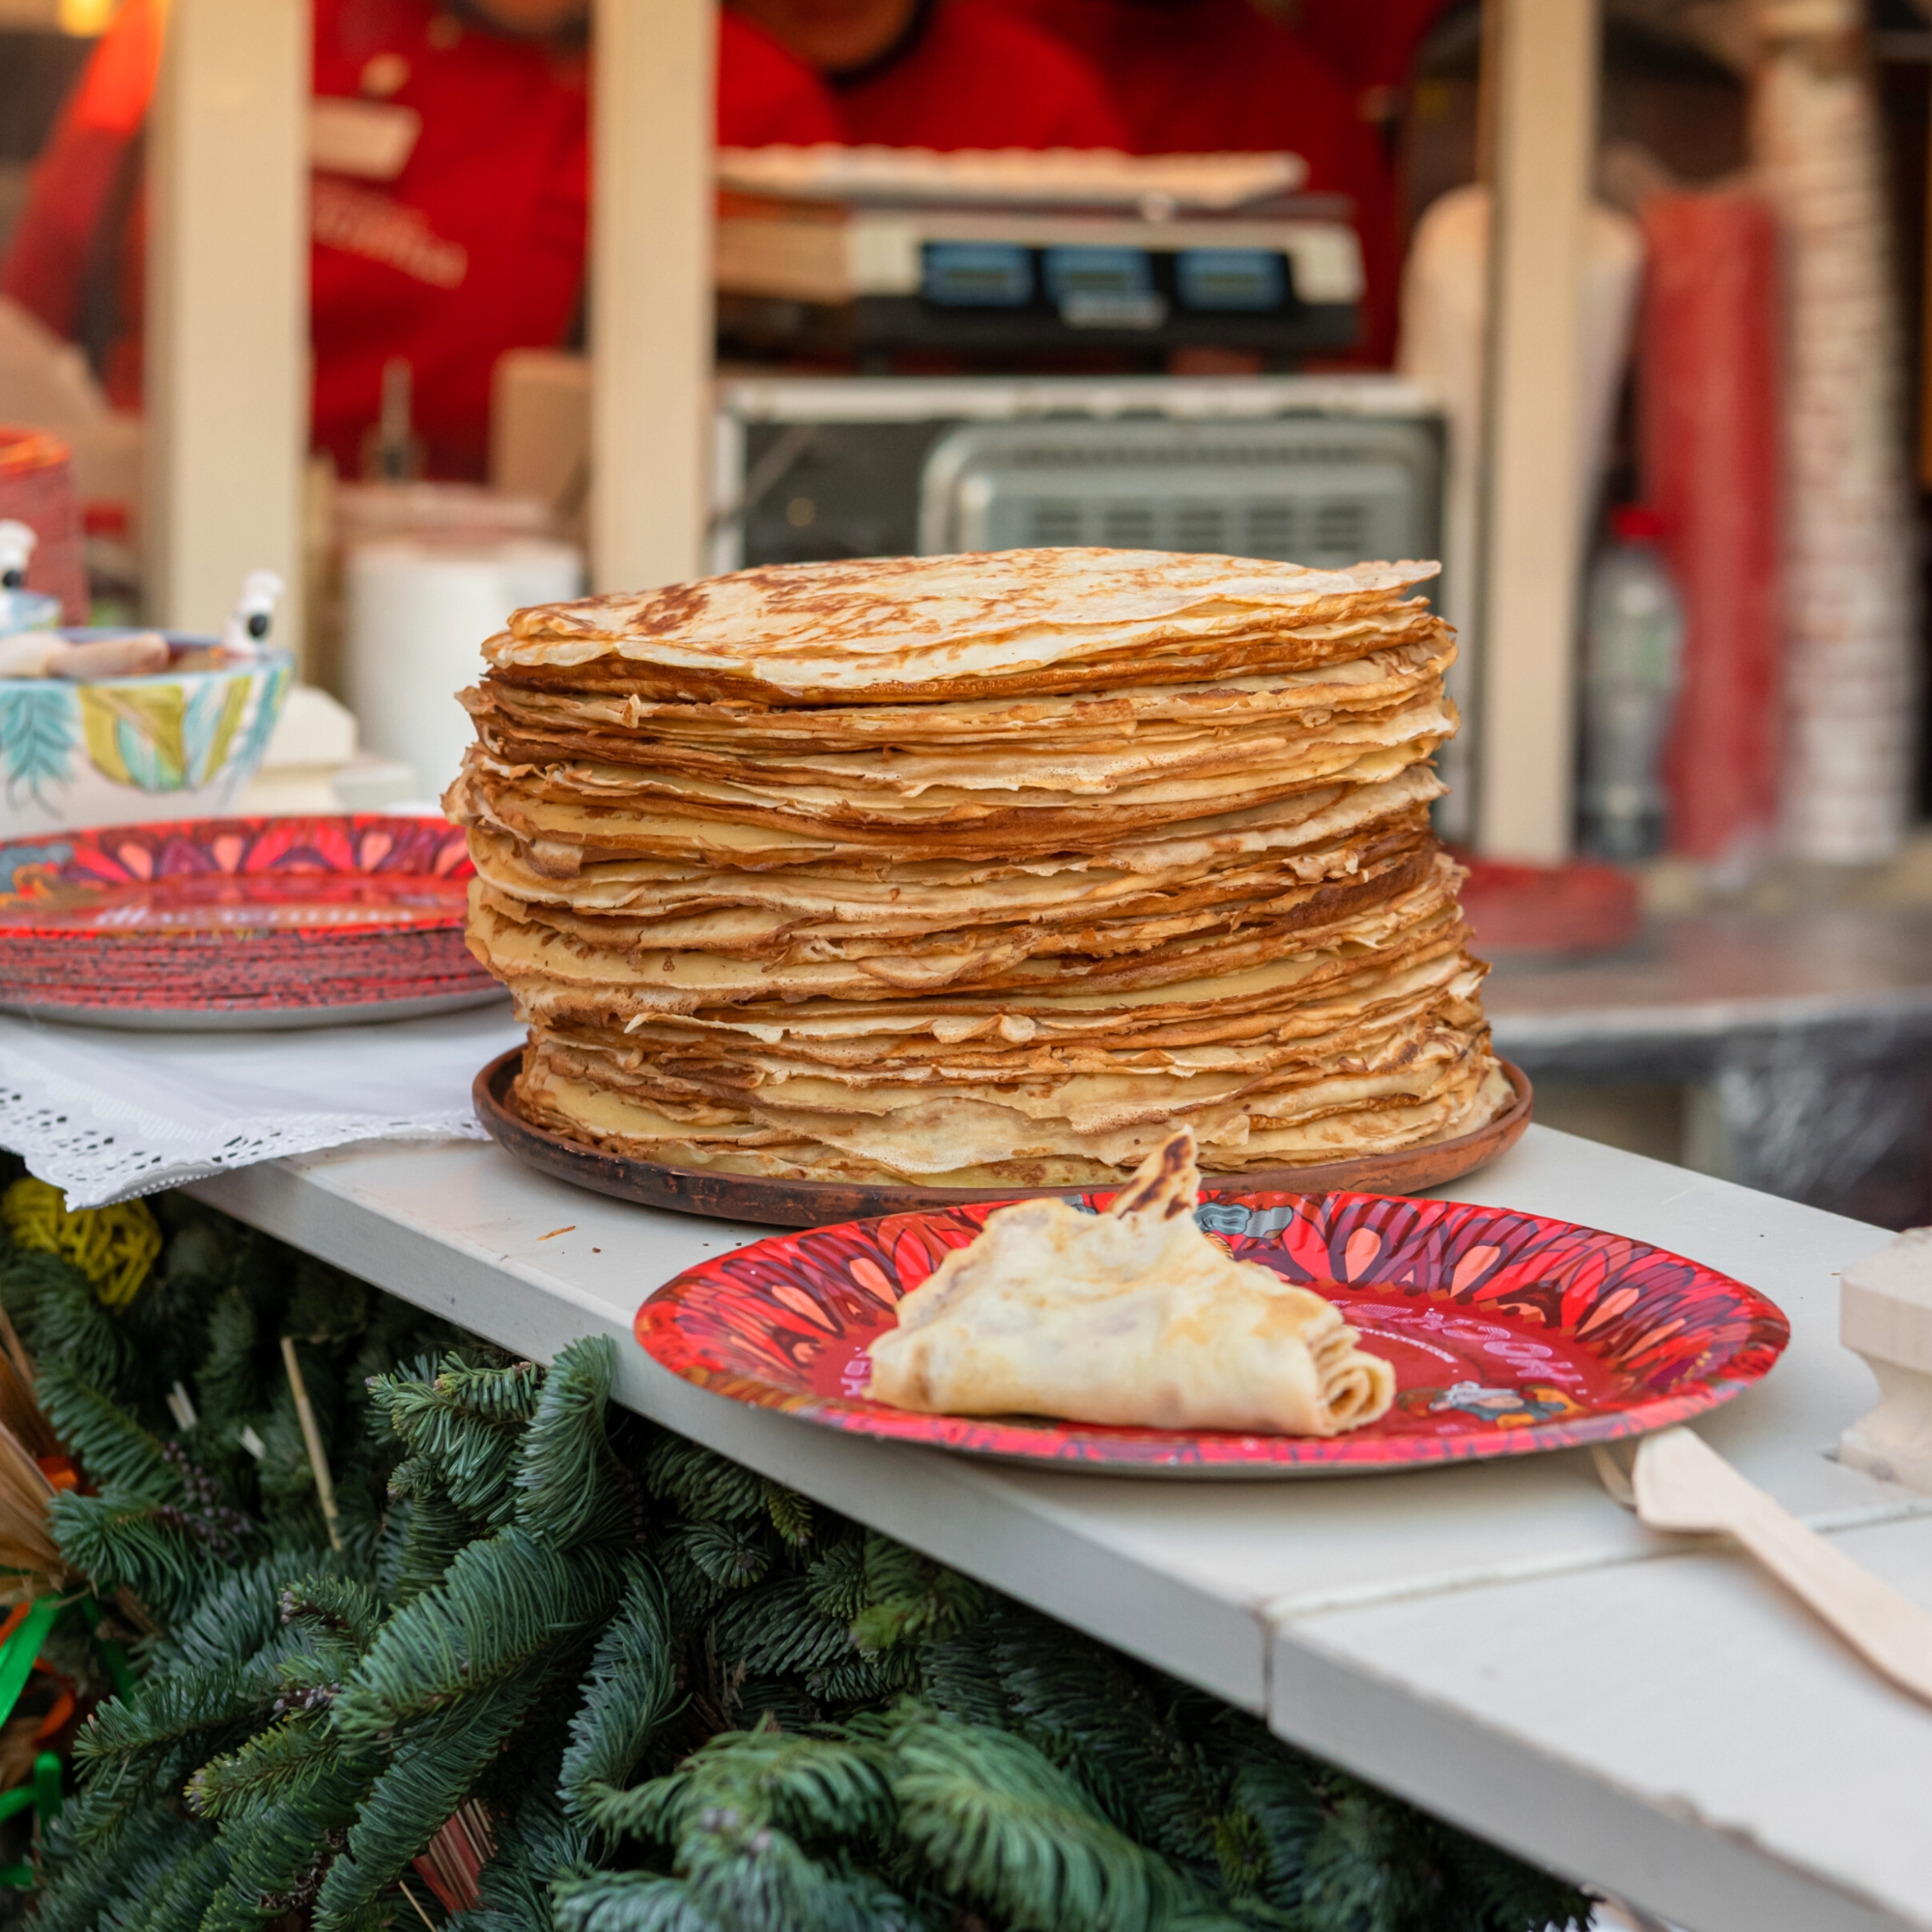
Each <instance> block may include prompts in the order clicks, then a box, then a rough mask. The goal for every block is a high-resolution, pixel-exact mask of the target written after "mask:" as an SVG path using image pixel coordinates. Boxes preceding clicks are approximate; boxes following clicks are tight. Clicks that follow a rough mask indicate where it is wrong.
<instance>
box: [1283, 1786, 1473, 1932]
mask: <svg viewBox="0 0 1932 1932" xmlns="http://www.w3.org/2000/svg"><path fill="white" fill-rule="evenodd" d="M1323 1782H1324V1784H1327V1785H1329V1786H1330V1787H1331V1788H1330V1789H1329V1790H1328V1792H1327V1794H1326V1795H1327V1803H1326V1804H1325V1805H1324V1806H1323V1809H1322V1816H1321V1824H1320V1826H1319V1827H1318V1828H1317V1830H1316V1831H1315V1833H1314V1834H1313V1835H1312V1836H1311V1837H1310V1839H1309V1841H1308V1849H1307V1854H1306V1861H1305V1862H1304V1864H1303V1866H1302V1871H1301V1888H1300V1890H1301V1895H1300V1898H1299V1899H1298V1900H1296V1901H1293V1903H1297V1904H1299V1906H1300V1908H1301V1912H1302V1916H1303V1917H1304V1918H1306V1919H1307V1921H1308V1922H1309V1923H1310V1924H1311V1925H1315V1926H1321V1927H1326V1926H1331V1925H1333V1926H1348V1927H1350V1928H1351V1932H1352V1928H1353V1927H1356V1926H1360V1927H1361V1928H1362V1932H1412V1928H1416V1927H1422V1926H1434V1925H1435V1924H1436V1923H1437V1922H1438V1918H1437V1914H1438V1911H1439V1909H1440V1907H1441V1905H1442V1903H1443V1900H1442V1890H1443V1886H1442V1877H1441V1874H1440V1872H1439V1871H1438V1870H1437V1869H1436V1867H1435V1862H1434V1861H1433V1859H1432V1858H1431V1857H1430V1851H1431V1849H1432V1848H1431V1846H1430V1844H1429V1840H1428V1837H1427V1835H1426V1834H1425V1833H1419V1832H1417V1831H1416V1830H1415V1829H1414V1827H1415V1825H1416V1824H1417V1823H1419V1822H1420V1821H1419V1820H1418V1819H1417V1818H1416V1816H1415V1814H1414V1813H1412V1812H1410V1811H1409V1810H1408V1808H1407V1806H1406V1805H1402V1804H1397V1803H1396V1802H1395V1801H1394V1800H1392V1799H1388V1798H1385V1797H1383V1796H1382V1795H1381V1794H1380V1793H1379V1792H1376V1791H1371V1790H1370V1789H1369V1788H1368V1787H1367V1786H1366V1785H1359V1784H1356V1783H1355V1781H1354V1780H1353V1779H1352V1778H1345V1777H1343V1776H1341V1775H1340V1774H1339V1773H1337V1774H1331V1775H1330V1776H1329V1777H1328V1778H1326V1779H1324V1780H1323Z"/></svg>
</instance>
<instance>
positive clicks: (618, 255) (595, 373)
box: [590, 0, 717, 590]
mask: <svg viewBox="0 0 1932 1932" xmlns="http://www.w3.org/2000/svg"><path fill="white" fill-rule="evenodd" d="M716 35H717V22H716V15H715V11H714V6H713V0H597V5H596V14H595V25H594V30H593V46H594V49H595V61H596V68H595V91H594V95H593V99H592V115H593V127H592V136H593V145H592V155H593V174H592V190H591V245H590V353H591V377H590V384H591V389H590V491H591V495H590V557H591V571H592V575H593V578H594V580H595V582H596V584H597V587H598V588H599V589H603V590H637V589H643V588H646V587H649V586H652V585H656V584H660V583H674V582H678V581H679V580H680V579H683V578H687V577H691V576H695V575H696V574H697V573H698V572H699V571H700V570H701V569H702V553H703V543H704V520H705V505H706V502H707V499H708V493H707V491H706V488H705V480H704V479H705V460H706V454H707V450H708V445H709V420H708V419H709V414H710V394H711V360H712V297H711V230H712V144H713V109H712V90H713V69H714V66H715V63H716V60H717V49H716Z"/></svg>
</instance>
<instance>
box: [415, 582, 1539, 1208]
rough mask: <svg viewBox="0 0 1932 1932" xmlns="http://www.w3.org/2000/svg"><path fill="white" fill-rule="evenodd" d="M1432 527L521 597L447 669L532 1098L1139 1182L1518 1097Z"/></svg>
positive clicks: (835, 1151)
mask: <svg viewBox="0 0 1932 1932" xmlns="http://www.w3.org/2000/svg"><path fill="white" fill-rule="evenodd" d="M1434 570H1435V566H1434V565H1428V564H1364V565H1360V566H1358V567H1356V568H1355V569H1353V570H1350V571H1306V570H1301V569H1299V568H1297V567H1296V566H1295V565H1293V564H1285V563H1275V562H1267V561H1254V560H1250V559H1245V558H1235V557H1212V556H1171V555H1166V554H1157V553H1150V552H1138V551H1083V550H1055V551H1017V552H1008V553H1003V554H998V555H991V556H973V557H897V558H883V559H874V560H871V561H868V562H853V563H838V564H800V565H790V566H784V567H779V568H773V569H766V570H754V571H742V572H739V573H737V574H736V575H734V576H731V577H725V578H717V579H711V580H708V581H706V582H700V583H693V584H684V585H679V586H674V587H673V588H671V589H668V590H662V591H655V592H652V593H649V594H648V595H640V596H634V597H604V598H591V599H587V600H585V601H584V602H582V603H580V604H570V605H549V606H543V607H539V608H537V609H533V610H529V611H519V612H517V614H516V615H515V616H514V617H513V618H512V620H511V623H510V627H509V629H508V630H507V631H506V632H504V633H503V634H502V635H501V636H500V637H497V638H496V639H492V640H491V641H490V643H489V644H488V646H487V647H486V656H487V657H488V659H489V662H490V669H489V673H488V675H487V676H486V677H485V679H484V681H483V683H482V684H481V685H480V686H479V687H478V688H477V689H475V690H473V691H470V692H468V693H466V694H465V696H464V701H465V703H466V704H467V705H468V706H469V711H470V713H471V715H472V717H473V718H474V720H475V725H476V733H477V736H476V743H475V744H474V745H473V746H472V747H471V748H470V751H469V756H468V759H467V761H466V764H465V769H464V773H463V776H462V777H461V778H460V779H459V780H458V781H457V783H456V785H455V786H454V787H453V788H452V790H451V791H450V794H449V797H448V800H447V804H448V807H449V809H450V810H451V812H452V813H453V814H454V815H455V816H456V817H458V818H459V819H460V820H462V822H463V823H464V824H465V825H466V826H467V828H468V830H469V846H470V853H471V856H472V857H473V858H474V860H475V863H476V868H477V875H476V879H475V881H474V883H473V885H472V888H471V895H470V921H469V943H470V947H471V950H472V951H473V952H475V953H476V955H477V956H478V957H479V958H480V959H481V960H483V962H484V963H485V964H486V965H487V966H488V967H489V968H490V970H491V971H492V972H494V973H495V974H496V975H497V977H498V978H499V979H500V980H502V981H503V982H504V983H505V984H506V985H507V986H509V987H510V989H511V990H512V992H513V993H514V994H515V995H516V998H517V1002H518V1007H519V1010H520V1012H521V1014H522V1016H523V1018H524V1019H525V1020H526V1023H527V1024H528V1026H529V1028H530V1045H529V1050H528V1051H527V1053H526V1056H525V1060H524V1065H523V1070H522V1072H521V1074H520V1076H519V1080H518V1083H517V1088H516V1094H515V1102H516V1104H517V1106H518V1107H519V1109H520V1110H521V1111H522V1112H523V1113H524V1115H525V1116H526V1118H527V1119H529V1120H530V1121H532V1122H535V1123H537V1124H539V1125H541V1126H544V1127H548V1128H550V1129H551V1130H552V1131H554V1132H556V1133H559V1134H562V1135H564V1136H566V1137H568V1138H571V1139H574V1140H577V1141H580V1142H582V1143H584V1144H586V1145H590V1146H594V1147H597V1148H600V1149H602V1150H604V1151H608V1152H611V1153H614V1154H619V1155H623V1156H626V1157H629V1158H632V1159H641V1160H650V1161H655V1162H659V1163H662V1164H665V1165H668V1166H674V1167H692V1168H708V1169H711V1170H713V1171H719V1172H725V1173H734V1174H744V1175H753V1176H764V1177H768V1178H774V1179H840V1180H860V1181H910V1182H915V1183H920V1184H924V1185H939V1186H946V1185H957V1186H966V1185H972V1186H984V1185H992V1184H1008V1183H1010V1184H1012V1185H1014V1186H1058V1185H1063V1184H1081V1183H1094V1184H1100V1185H1106V1184H1109V1183H1112V1182H1116V1181H1119V1180H1120V1179H1122V1178H1124V1176H1125V1175H1127V1174H1128V1173H1129V1172H1131V1171H1132V1169H1133V1168H1134V1166H1135V1165H1136V1163H1138V1162H1139V1161H1140V1160H1142V1159H1143V1158H1144V1157H1145V1156H1146V1155H1147V1153H1148V1152H1149V1151H1150V1150H1151V1148H1153V1147H1155V1146H1157V1145H1158V1144H1159V1142H1160V1140H1161V1138H1162V1137H1163V1135H1164V1134H1165V1133H1166V1132H1167V1131H1168V1129H1169V1127H1170V1126H1171V1124H1172V1123H1173V1122H1177V1121H1183V1122H1186V1123H1187V1124H1189V1125H1190V1126H1191V1127H1192V1128H1193V1129H1194V1131H1195V1133H1196V1135H1197V1138H1198V1140H1199V1142H1200V1145H1201V1147H1202V1150H1203V1158H1204V1160H1205V1162H1206V1164H1207V1165H1208V1168H1209V1169H1210V1170H1211V1171H1213V1172H1215V1173H1224V1174H1236V1173H1242V1172H1247V1173H1254V1172H1258V1171H1263V1170H1266V1169H1270V1168H1281V1167H1293V1166H1305V1165H1307V1164H1309V1163H1311V1162H1320V1161H1326V1160H1333V1159H1336V1158H1341V1157H1346V1156H1348V1155H1351V1154H1357V1153H1387V1152H1390V1151H1396V1150H1398V1149H1402V1148H1407V1147H1413V1146H1417V1145H1420V1144H1422V1143H1425V1142H1431V1141H1439V1140H1444V1139H1450V1138H1453V1137H1455V1136H1456V1135H1459V1134H1462V1133H1466V1132H1469V1131H1471V1130H1472V1129H1474V1128H1476V1127H1479V1126H1481V1125H1483V1124H1485V1123H1486V1122H1488V1121H1490V1120H1491V1119H1492V1118H1493V1117H1494V1116H1495V1114H1496V1113H1498V1112H1499V1111H1500V1110H1501V1109H1502V1108H1504V1107H1506V1106H1507V1105H1508V1104H1509V1101H1510V1097H1511V1095H1510V1090H1509V1086H1508V1083H1507V1081H1506V1080H1505V1078H1504V1077H1503V1075H1502V1072H1501V1070H1500V1068H1499V1066H1498V1065H1497V1063H1496V1061H1495V1059H1494V1057H1493V1056H1492V1053H1491V1052H1490V1043H1489V1032H1488V1028H1487V1026H1486V1024H1485V1022H1484V1019H1483V1011H1482V1006H1481V1001H1480V986H1481V981H1482V977H1483V974H1484V972H1485V970H1486V969H1485V968H1484V967H1483V966H1482V965H1481V964H1480V962H1478V961H1476V960H1474V959H1472V958H1471V957H1470V956H1469V954H1468V951H1467V940H1468V931H1467V928H1466V926H1465V925H1464V924H1463V920H1462V916H1461V913H1460V911H1459V909H1458V907H1457V903H1456V887H1457V883H1458V881H1459V879H1460V877H1461V874H1460V873H1459V872H1458V871H1457V869H1456V867H1454V866H1453V865H1452V864H1451V863H1450V862H1449V860H1448V859H1447V858H1446V856H1445V855H1443V854H1442V852H1441V851H1440V850H1439V848H1438V847H1437V845H1436V843H1435V838H1434V835H1433V833H1432V832H1431V829H1430V823H1429V809H1430V805H1431V803H1432V801H1433V800H1434V799H1435V798H1436V797H1437V796H1438V795H1439V794H1440V792H1441V790H1442V786H1441V784H1440V782H1439V781H1438V780H1437V779H1436V778H1435V772H1434V770H1433V769H1432V763H1431V760H1432V756H1433V753H1435V750H1436V749H1437V747H1438V746H1440V744H1441V743H1442V742H1443V740H1444V739H1445V738H1446V737H1447V736H1448V735H1449V734H1450V733H1451V732H1452V731H1453V730H1454V729H1455V725H1456V712H1455V707H1454V705H1453V704H1452V703H1451V702H1450V701H1449V699H1448V698H1447V696H1445V694H1444V690H1443V682H1442V680H1443V674H1444V672H1445V671H1446V670H1447V669H1448V668H1449V666H1450V665H1451V664H1452V663H1453V662H1454V659H1455V641H1454V639H1453V636H1452V635H1451V633H1450V631H1449V629H1448V627H1447V626H1446V625H1444V624H1443V623H1442V621H1441V620H1440V619H1439V618H1438V617H1436V616H1435V613H1434V612H1433V611H1431V610H1430V608H1429V606H1428V605H1427V604H1426V603H1424V602H1423V601H1422V600H1420V599H1418V598H1413V597H1410V596H1407V595H1406V594H1405V593H1406V590H1407V589H1408V587H1409V586H1410V585H1412V584H1414V583H1416V582H1420V581H1422V580H1423V579H1425V578H1427V577H1429V576H1431V575H1433V573H1434Z"/></svg>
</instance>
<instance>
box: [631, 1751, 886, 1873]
mask: <svg viewBox="0 0 1932 1932" xmlns="http://www.w3.org/2000/svg"><path fill="white" fill-rule="evenodd" d="M623 1798H624V1800H625V1802H624V1803H623V1804H621V1806H620V1805H619V1804H617V1803H615V1802H611V1803H607V1804H603V1805H601V1806H599V1808H598V1817H597V1820H596V1822H598V1823H599V1824H601V1825H603V1826H604V1827H605V1829H607V1830H620V1831H623V1832H627V1833H631V1834H632V1835H634V1836H639V1837H651V1838H655V1839H657V1840H658V1841H659V1842H660V1843H662V1844H667V1845H680V1844H682V1843H683V1842H684V1841H685V1840H686V1839H688V1838H690V1837H691V1836H692V1834H693V1833H696V1832H699V1831H735V1830H737V1829H738V1828H739V1827H740V1826H743V1827H745V1828H746V1829H754V1828H756V1827H758V1826H764V1825H770V1826H776V1827H777V1828H778V1829H779V1830H781V1831H782V1832H784V1833H786V1834H787V1835H788V1836H790V1837H792V1838H795V1839H799V1840H801V1841H804V1842H812V1841H816V1840H821V1839H836V1840H843V1839H848V1838H859V1839H867V1840H878V1839H882V1838H883V1837H884V1836H885V1835H886V1834H887V1833H889V1832H890V1830H891V1829H892V1821H893V1800H892V1794H891V1791H890V1790H889V1788H888V1785H887V1780H886V1776H885V1774H884V1772H883V1771H882V1770H881V1768H880V1766H879V1764H878V1763H877V1762H876V1761H875V1754H874V1753H872V1752H870V1751H868V1750H867V1749H866V1748H864V1747H861V1746H858V1745H855V1744H851V1743H848V1742H847V1741H845V1740H844V1739H842V1738H838V1737H834V1736H824V1737H810V1736H806V1735H803V1734H801V1733H800V1732H797V1731H782V1730H780V1729H779V1728H778V1727H777V1726H776V1725H763V1724H761V1725H760V1726H759V1727H758V1728H757V1729H755V1730H751V1731H725V1732H722V1733H721V1734H720V1735H719V1736H717V1737H715V1738H713V1739H712V1740H711V1741H710V1742H709V1743H708V1744H706V1745H704V1746H703V1747H701V1748H700V1749H698V1750H696V1751H695V1752H694V1753H693V1754H692V1755H691V1756H690V1757H689V1758H687V1759H686V1760H685V1761H684V1763H683V1764H681V1765H680V1766H679V1767H678V1768H677V1770H676V1771H674V1772H672V1773H670V1775H669V1776H666V1777H659V1778H653V1779H652V1780H651V1781H650V1782H649V1783H648V1784H640V1785H639V1786H638V1787H637V1789H636V1790H634V1791H631V1792H627V1793H625V1794H623Z"/></svg>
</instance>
